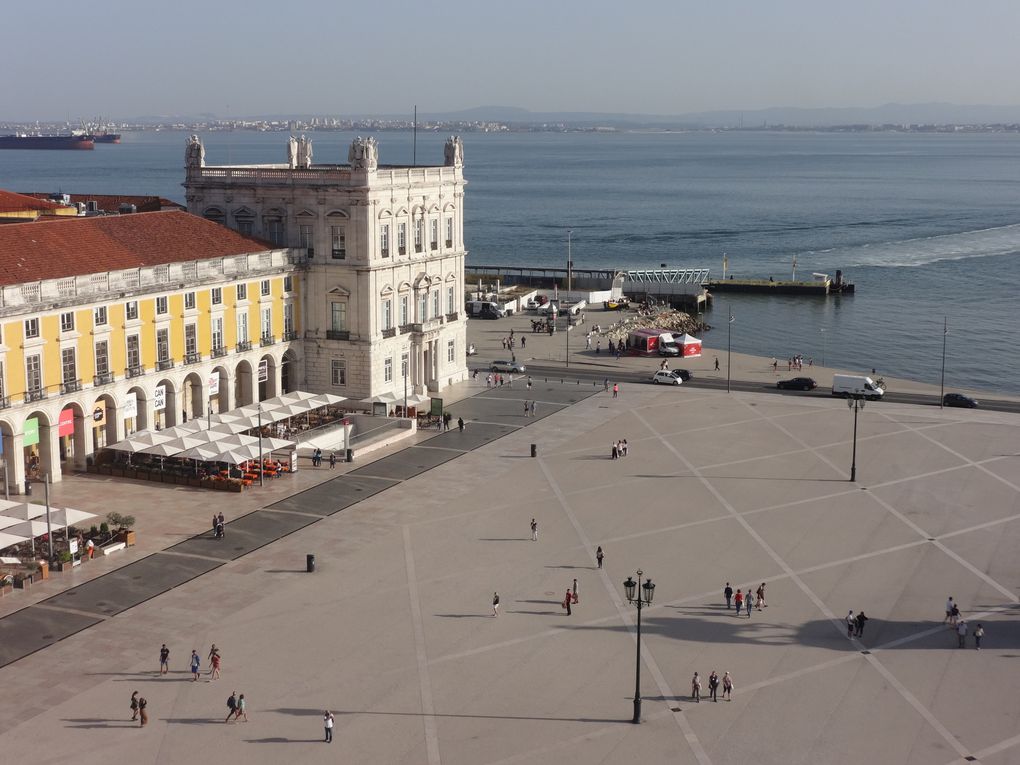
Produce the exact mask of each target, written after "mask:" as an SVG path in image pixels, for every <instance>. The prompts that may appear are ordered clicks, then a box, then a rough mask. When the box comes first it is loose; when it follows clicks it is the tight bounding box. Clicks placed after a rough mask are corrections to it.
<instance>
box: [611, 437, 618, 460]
mask: <svg viewBox="0 0 1020 765" xmlns="http://www.w3.org/2000/svg"><path fill="white" fill-rule="evenodd" d="M619 456H620V445H619V443H618V442H616V441H614V442H613V457H612V458H613V459H614V460H615V459H616V458H618V457H619Z"/></svg>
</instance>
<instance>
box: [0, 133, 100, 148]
mask: <svg viewBox="0 0 1020 765" xmlns="http://www.w3.org/2000/svg"><path fill="white" fill-rule="evenodd" d="M95 148H96V142H95V139H93V138H92V137H91V136H87V135H29V134H27V133H14V134H12V135H4V136H0V149H57V150H70V151H92V150H93V149H95Z"/></svg>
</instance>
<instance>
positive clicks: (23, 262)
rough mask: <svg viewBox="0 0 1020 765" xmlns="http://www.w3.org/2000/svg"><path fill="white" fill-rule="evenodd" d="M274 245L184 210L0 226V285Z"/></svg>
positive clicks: (192, 258) (223, 254) (207, 256)
mask: <svg viewBox="0 0 1020 765" xmlns="http://www.w3.org/2000/svg"><path fill="white" fill-rule="evenodd" d="M272 247H273V245H270V244H267V243H265V242H262V241H260V240H258V239H253V238H251V237H247V236H242V235H241V234H238V233H237V232H236V231H232V230H231V229H229V228H226V227H225V226H221V225H220V224H218V223H213V222H212V221H208V220H205V219H204V218H199V217H198V216H195V215H190V214H189V213H186V212H175V211H168V212H160V213H137V214H135V215H111V216H98V217H95V218H70V219H65V220H59V219H54V220H46V221H36V222H33V223H13V224H9V225H6V226H0V285H9V284H21V283H24V282H34V281H38V280H41V279H60V278H63V277H67V276H81V275H83V274H92V273H100V272H103V271H117V270H120V269H124V268H140V267H145V266H156V265H163V264H167V263H180V262H183V261H189V260H203V259H205V258H217V257H222V256H228V255H242V254H245V253H249V252H265V251H266V250H269V249H272Z"/></svg>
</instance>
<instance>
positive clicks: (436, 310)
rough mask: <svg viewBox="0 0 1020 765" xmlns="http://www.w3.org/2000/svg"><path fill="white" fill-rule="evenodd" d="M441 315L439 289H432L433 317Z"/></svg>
mask: <svg viewBox="0 0 1020 765" xmlns="http://www.w3.org/2000/svg"><path fill="white" fill-rule="evenodd" d="M437 316H439V290H433V291H432V318H436V317H437Z"/></svg>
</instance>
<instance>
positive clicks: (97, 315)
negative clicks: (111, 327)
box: [92, 305, 106, 327]
mask: <svg viewBox="0 0 1020 765" xmlns="http://www.w3.org/2000/svg"><path fill="white" fill-rule="evenodd" d="M92 320H93V321H94V322H95V324H96V326H97V327H105V326H106V306H105V305H101V306H98V307H97V308H96V310H94V311H93V312H92Z"/></svg>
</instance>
